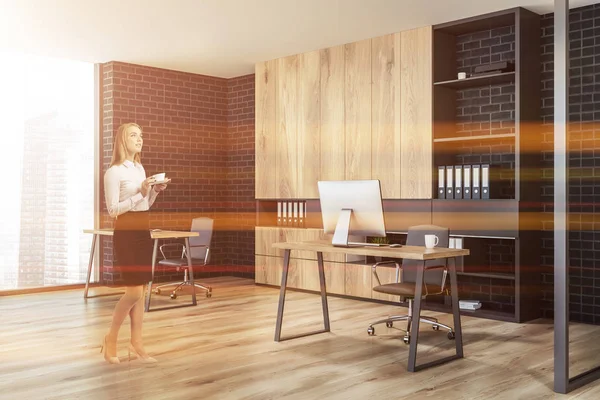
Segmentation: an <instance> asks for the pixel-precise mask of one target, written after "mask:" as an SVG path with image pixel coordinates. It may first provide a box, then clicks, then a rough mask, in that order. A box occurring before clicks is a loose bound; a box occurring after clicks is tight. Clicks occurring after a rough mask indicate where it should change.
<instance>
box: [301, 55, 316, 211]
mask: <svg viewBox="0 0 600 400" xmlns="http://www.w3.org/2000/svg"><path fill="white" fill-rule="evenodd" d="M320 125H321V55H320V52H319V51H312V52H310V53H304V54H300V55H299V56H298V197H299V198H301V199H318V198H319V189H318V187H317V182H318V181H319V179H320V176H321V174H320V172H321V171H320V160H321V127H320Z"/></svg>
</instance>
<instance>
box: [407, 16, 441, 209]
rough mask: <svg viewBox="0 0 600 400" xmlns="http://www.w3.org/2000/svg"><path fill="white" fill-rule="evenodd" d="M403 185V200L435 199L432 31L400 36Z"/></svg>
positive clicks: (424, 30)
mask: <svg viewBox="0 0 600 400" xmlns="http://www.w3.org/2000/svg"><path fill="white" fill-rule="evenodd" d="M400 59H401V64H402V68H401V73H400V88H401V90H400V115H401V116H402V117H401V119H400V130H401V133H400V135H401V144H400V148H401V154H402V158H401V160H400V165H401V169H400V185H401V189H400V190H401V194H402V198H403V199H431V198H432V178H433V176H432V165H433V158H432V157H433V156H432V143H433V137H432V129H433V126H432V121H433V114H432V106H433V103H432V99H433V89H432V87H433V86H432V85H433V76H432V75H433V70H432V29H431V27H430V26H428V27H424V28H418V29H413V30H410V31H404V32H401V33H400Z"/></svg>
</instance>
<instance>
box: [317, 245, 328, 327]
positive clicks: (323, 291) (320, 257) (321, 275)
mask: <svg viewBox="0 0 600 400" xmlns="http://www.w3.org/2000/svg"><path fill="white" fill-rule="evenodd" d="M317 262H318V263H319V281H320V283H321V303H322V305H323V326H324V328H325V331H326V332H329V331H330V328H329V307H328V305H327V286H326V284H325V266H324V265H323V253H322V252H320V251H318V252H317Z"/></svg>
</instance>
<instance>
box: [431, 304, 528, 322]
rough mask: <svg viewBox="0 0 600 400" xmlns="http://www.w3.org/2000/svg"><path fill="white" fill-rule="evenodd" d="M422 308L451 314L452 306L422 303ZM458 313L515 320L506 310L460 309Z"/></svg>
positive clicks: (508, 320)
mask: <svg viewBox="0 0 600 400" xmlns="http://www.w3.org/2000/svg"><path fill="white" fill-rule="evenodd" d="M423 309H425V310H429V311H437V312H444V313H449V314H452V308H450V307H449V306H446V305H443V304H432V303H425V304H423ZM460 315H463V316H468V317H478V318H488V319H494V320H497V321H505V322H517V319H516V317H515V314H514V313H512V312H506V311H495V310H487V309H483V308H480V309H479V310H460Z"/></svg>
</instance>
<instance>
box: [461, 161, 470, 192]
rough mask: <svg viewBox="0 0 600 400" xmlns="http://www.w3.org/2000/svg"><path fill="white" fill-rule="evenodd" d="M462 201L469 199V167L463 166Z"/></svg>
mask: <svg viewBox="0 0 600 400" xmlns="http://www.w3.org/2000/svg"><path fill="white" fill-rule="evenodd" d="M463 175H464V179H463V199H470V198H471V166H470V165H465V166H463Z"/></svg>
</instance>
